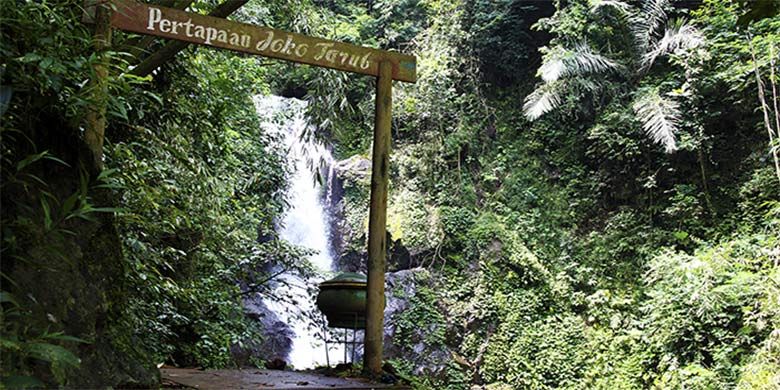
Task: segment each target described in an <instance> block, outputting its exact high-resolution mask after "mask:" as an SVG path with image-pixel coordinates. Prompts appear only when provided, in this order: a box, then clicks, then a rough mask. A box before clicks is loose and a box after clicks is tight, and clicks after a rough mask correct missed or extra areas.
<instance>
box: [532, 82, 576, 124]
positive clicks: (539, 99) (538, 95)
mask: <svg viewBox="0 0 780 390" xmlns="http://www.w3.org/2000/svg"><path fill="white" fill-rule="evenodd" d="M565 90H566V83H565V82H564V81H561V80H559V81H554V82H551V83H542V84H539V86H538V87H536V89H535V90H534V91H533V92H531V93H530V94H529V95H528V96H526V98H525V103H524V104H523V113H524V114H525V117H526V118H528V120H531V121H534V120H536V119H538V118H539V117H540V116H542V115H544V114H546V113H548V112H550V111H552V110H554V109H555V108H556V107H558V106H559V105H560V104H561V96H562V94H563V92H564V91H565Z"/></svg>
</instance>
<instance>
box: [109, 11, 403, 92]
mask: <svg viewBox="0 0 780 390" xmlns="http://www.w3.org/2000/svg"><path fill="white" fill-rule="evenodd" d="M234 2H237V3H243V2H245V0H243V1H227V2H226V3H223V5H225V4H229V3H234ZM113 3H114V4H115V6H116V11H115V12H114V13H113V14H112V19H111V24H112V26H114V27H116V28H119V29H122V30H127V31H132V32H135V33H139V34H148V35H155V36H159V37H163V38H169V39H175V40H177V41H183V42H189V43H195V44H198V45H205V46H212V47H219V48H223V49H228V50H234V51H239V52H243V53H249V54H255V55H261V56H266V57H271V58H278V59H282V60H286V61H293V62H298V63H303V64H309V65H314V66H320V67H325V68H331V69H338V70H343V71H348V72H355V73H361V74H367V75H371V76H377V77H378V76H379V64H380V63H382V62H389V63H390V64H392V78H393V79H394V80H399V81H405V82H412V83H413V82H415V81H417V70H416V59H415V57H414V56H410V55H406V54H401V53H398V52H392V51H386V50H378V49H373V48H368V47H362V46H357V45H352V44H348V43H343V42H336V41H331V40H326V39H321V38H315V37H310V36H306V35H301V34H296V33H292V32H287V31H282V30H276V29H272V28H267V27H260V26H254V25H251V24H246V23H239V22H234V21H230V20H227V19H223V18H219V17H213V16H205V15H200V14H195V13H189V12H184V11H180V10H176V9H171V8H167V7H159V6H154V5H148V4H142V3H138V2H135V1H131V0H113ZM180 45H181V44H180ZM180 45H177V47H181V46H180ZM184 45H186V43H184ZM166 46H167V45H166ZM179 50H181V49H179ZM155 54H157V53H155ZM174 54H175V53H174ZM160 55H169V54H166V53H162V54H160ZM153 56H154V55H153ZM153 56H150V58H148V59H147V60H150V59H152V57H153ZM144 62H147V61H144ZM142 65H143V64H142ZM157 66H159V65H157ZM139 67H140V65H139ZM155 68H156V67H155ZM153 69H154V68H152V70H153ZM148 72H151V70H149V69H148V67H147V68H144V69H140V70H138V68H136V69H134V70H133V73H135V74H148Z"/></svg>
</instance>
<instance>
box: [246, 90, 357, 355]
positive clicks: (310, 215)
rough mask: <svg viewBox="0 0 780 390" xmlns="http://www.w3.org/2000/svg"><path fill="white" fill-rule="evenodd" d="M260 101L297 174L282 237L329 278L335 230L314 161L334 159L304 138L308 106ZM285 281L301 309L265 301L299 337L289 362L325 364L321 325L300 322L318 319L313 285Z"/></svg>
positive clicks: (286, 277) (288, 100) (262, 113)
mask: <svg viewBox="0 0 780 390" xmlns="http://www.w3.org/2000/svg"><path fill="white" fill-rule="evenodd" d="M255 101H256V106H257V112H258V114H259V115H260V117H261V120H262V121H263V125H264V128H266V129H268V130H269V131H276V132H278V133H279V134H280V135H281V136H282V137H283V139H284V142H285V145H286V146H287V149H288V161H289V164H290V167H291V168H292V170H293V172H294V173H293V176H292V178H291V183H290V184H291V186H290V189H289V192H288V200H289V202H290V205H291V206H290V210H288V212H287V213H286V214H285V216H284V220H283V221H282V224H281V225H282V227H281V230H280V231H279V235H280V237H281V238H282V239H284V240H286V241H288V242H290V243H291V244H294V245H298V246H301V247H305V248H308V249H312V250H314V251H316V254H314V255H312V256H310V257H309V259H308V260H309V261H310V262H311V264H312V265H313V266H314V268H315V269H316V270H317V271H319V272H320V273H321V274H323V275H325V274H327V273H329V272H330V271H333V270H332V267H333V256H332V254H331V249H330V248H331V246H330V242H329V237H330V226H329V224H328V216H327V212H326V209H325V207H324V206H323V194H322V192H323V190H322V186H321V185H319V184H318V182H317V180H315V177H314V173H313V170H312V169H311V166H312V165H311V163H312V162H314V164H315V166H318V164H319V162H320V161H323V162H324V163H325V166H326V167H332V166H333V164H332V161H333V157H332V156H331V154H330V152H329V151H328V150H327V149H325V148H324V147H323V146H322V145H319V144H316V143H312V142H306V141H304V140H303V137H301V134H302V132H303V131H305V130H306V128H307V126H308V124H307V122H306V119H305V116H304V110H305V108H306V102H304V101H302V100H298V99H291V98H282V97H279V96H258V97H257V98H256V100H255ZM331 175H332V172H327V173H326V174H325V175H323V176H324V177H325V180H327V179H329V178H330V177H331ZM326 188H327V187H326ZM282 278H284V279H283V280H284V282H286V283H280V284H279V287H278V288H279V289H284V290H285V291H284V293H285V294H287V295H290V296H292V298H293V300H294V301H296V302H297V303H298V305H297V307H289V305H285V304H282V303H279V302H266V304H267V306H268V307H269V308H270V309H271V310H272V311H273V312H274V313H276V315H277V316H279V317H280V318H281V319H283V320H284V321H285V322H287V324H288V325H289V326H290V328H291V329H292V331H293V333H294V336H293V339H292V349H291V351H290V354H289V356H287V361H288V362H289V363H290V364H292V366H293V367H295V368H296V369H305V368H313V367H315V366H319V365H324V364H325V363H326V356H325V347H324V345H323V342H322V339H321V336H317V333H318V332H317V331H318V330H319V325H320V324H316V323H315V324H311V323H310V322H308V321H307V320H304V319H301V317H303V318H309V317H311V315H312V314H313V315H314V316H315V317H316V316H317V309H316V307H315V305H314V297H313V296H311V294H310V293H309V291H308V289H307V287H310V285H309V286H307V282H305V281H304V280H302V279H301V278H300V277H298V276H295V275H283V276H282ZM322 280H323V278H322V277H320V278H319V279H318V280H312V281H309V283H318V282H320V281H322ZM285 284H287V285H289V287H288V286H285ZM295 311H299V312H298V313H296V312H295ZM295 314H304V315H303V316H300V315H298V316H296V315H295ZM306 314H309V315H306ZM312 325H314V326H312ZM329 351H330V358H331V359H330V363H333V362H336V361H338V360H336V359H335V358H336V357H338V356H340V355H342V354H343V352H339V350H336V348H332V349H330V350H329ZM341 351H343V349H341Z"/></svg>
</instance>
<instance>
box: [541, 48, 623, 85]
mask: <svg viewBox="0 0 780 390" xmlns="http://www.w3.org/2000/svg"><path fill="white" fill-rule="evenodd" d="M621 68H622V66H621V65H620V64H618V63H616V62H614V61H612V60H610V59H609V58H607V57H605V56H602V55H601V54H598V53H595V52H593V51H592V50H591V49H590V47H589V46H588V45H586V44H581V43H580V44H577V45H575V47H574V48H573V49H566V48H564V47H561V46H557V47H555V48H553V49H552V50H551V51H550V52H549V53H547V55H546V56H545V59H544V63H542V66H541V67H539V71H538V72H537V74H538V75H539V76H540V77H541V78H542V80H544V81H545V82H547V83H551V82H553V81H556V80H558V79H560V78H563V77H570V76H578V75H583V74H594V73H606V72H608V71H613V70H618V69H621Z"/></svg>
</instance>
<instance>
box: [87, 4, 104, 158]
mask: <svg viewBox="0 0 780 390" xmlns="http://www.w3.org/2000/svg"><path fill="white" fill-rule="evenodd" d="M92 45H93V47H94V49H95V53H96V55H97V60H96V61H95V63H94V64H93V65H92V70H93V72H94V75H93V77H92V78H91V79H90V80H89V87H88V90H89V94H90V100H91V104H90V105H89V107H88V108H87V112H86V118H85V120H86V127H85V129H84V143H86V144H87V147H88V149H89V152H90V154H91V156H90V159H91V160H92V166H93V168H94V169H95V170H96V171H98V172H99V171H100V170H102V169H103V138H104V136H105V133H106V106H107V105H108V61H109V58H108V55H107V54H106V51H107V50H108V48H109V47H111V9H110V8H109V6H108V5H107V4H104V3H102V2H100V3H98V4H96V5H95V33H94V35H93V38H92Z"/></svg>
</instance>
